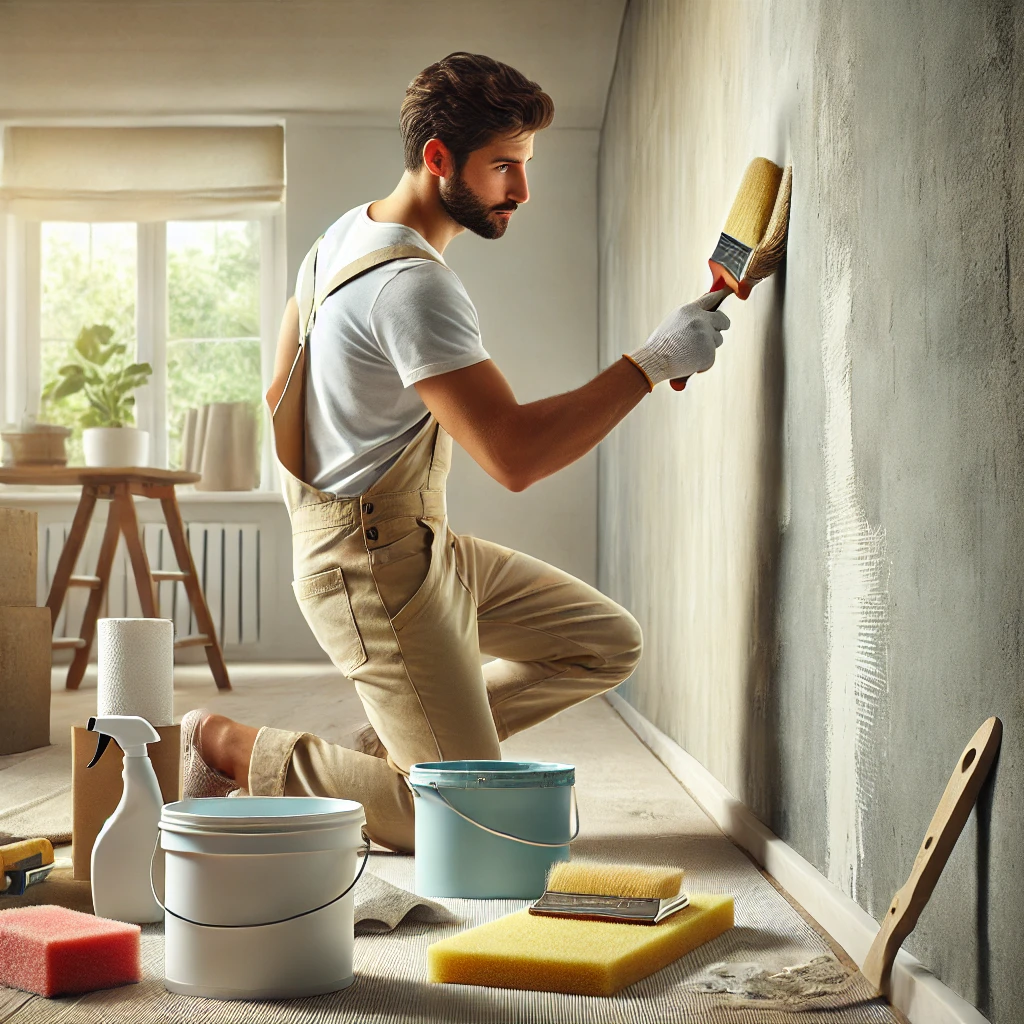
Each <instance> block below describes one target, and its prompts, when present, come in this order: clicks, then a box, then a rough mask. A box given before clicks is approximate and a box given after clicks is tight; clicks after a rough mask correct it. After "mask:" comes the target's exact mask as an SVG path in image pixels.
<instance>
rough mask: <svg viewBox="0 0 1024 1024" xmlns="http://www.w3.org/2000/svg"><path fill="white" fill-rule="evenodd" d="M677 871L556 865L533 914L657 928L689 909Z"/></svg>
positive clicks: (592, 864)
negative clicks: (654, 925) (658, 925)
mask: <svg viewBox="0 0 1024 1024" xmlns="http://www.w3.org/2000/svg"><path fill="white" fill-rule="evenodd" d="M682 881H683V872H682V871H681V870H680V869H679V868H662V867H653V866H651V867H637V866H634V865H632V864H605V863H602V862H599V861H586V860H583V861H579V860H576V861H572V862H569V863H565V862H562V863H559V864H555V865H554V866H553V867H552V869H551V873H550V874H549V875H548V887H547V889H545V890H544V895H543V896H541V898H540V899H539V900H537V902H536V903H534V904H533V906H532V907H530V908H529V911H530V913H531V914H537V915H541V916H544V917H576V918H583V919H589V920H596V921H619V922H622V923H625V924H647V925H651V924H658V923H659V922H661V921H663V920H665V918H667V917H670V916H671V915H673V914H676V913H678V912H679V911H680V910H682V909H683V908H684V907H687V906H689V902H690V899H689V896H687V894H686V893H685V892H682V891H680V888H679V887H680V884H681V883H682Z"/></svg>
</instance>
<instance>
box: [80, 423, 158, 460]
mask: <svg viewBox="0 0 1024 1024" xmlns="http://www.w3.org/2000/svg"><path fill="white" fill-rule="evenodd" d="M82 450H83V452H84V453H85V464H86V465H87V466H102V467H105V468H108V469H109V468H113V467H124V466H148V465H149V431H148V430H139V428H138V427H86V429H85V430H83V431H82Z"/></svg>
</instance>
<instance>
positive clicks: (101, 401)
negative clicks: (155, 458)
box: [43, 324, 153, 466]
mask: <svg viewBox="0 0 1024 1024" xmlns="http://www.w3.org/2000/svg"><path fill="white" fill-rule="evenodd" d="M113 336H114V331H113V329H112V328H111V327H108V326H107V325H106V324H93V325H92V326H91V327H83V328H82V330H81V331H80V332H79V334H78V337H77V338H76V339H75V345H74V348H75V353H76V354H77V355H78V359H76V360H75V361H74V362H70V363H65V364H64V365H63V366H62V367H61V368H60V369H59V370H58V371H57V374H58V375H57V377H56V378H54V379H53V380H52V381H50V383H49V384H47V385H46V387H45V388H44V389H43V398H44V399H45V400H47V401H58V400H59V399H61V398H65V397H67V396H68V395H73V394H76V393H77V392H79V391H81V392H83V394H84V395H85V399H86V401H87V402H88V405H89V407H88V409H86V411H85V414H84V415H83V416H82V420H81V423H82V426H83V427H84V428H85V429H84V430H83V431H82V448H83V450H84V452H85V464H86V465H87V466H146V465H148V464H149V434H148V433H147V432H146V431H145V430H139V429H138V428H137V427H134V426H131V425H130V421H131V420H132V419H133V417H134V414H133V412H132V406H134V405H135V396H134V395H133V394H132V392H133V391H134V390H135V389H136V388H138V387H141V386H142V385H143V384H145V383H146V381H147V380H148V379H149V375H150V374H151V373H152V372H153V367H151V366H150V365H149V363H129V364H128V365H125V364H124V358H123V357H124V356H125V354H126V352H127V346H126V345H125V344H124V342H115V341H114V340H113ZM115 357H117V358H115ZM111 359H114V363H113V364H110V361H111ZM108 364H110V365H109V366H108Z"/></svg>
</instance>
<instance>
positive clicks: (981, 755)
mask: <svg viewBox="0 0 1024 1024" xmlns="http://www.w3.org/2000/svg"><path fill="white" fill-rule="evenodd" d="M1002 735H1003V724H1002V722H1000V721H999V719H998V718H989V719H988V720H986V722H985V723H984V724H983V725H982V727H981V728H980V729H979V730H978V731H977V732H976V733H975V734H974V735H973V736H972V737H971V742H970V743H968V744H967V746H966V747H965V748H964V752H963V753H962V754H961V755H960V760H959V762H958V763H957V766H956V768H954V769H953V774H952V775H951V776H950V779H949V782H948V783H947V784H946V791H945V792H944V793H943V794H942V799H941V800H940V801H939V806H938V808H937V809H936V811H935V814H934V815H933V817H932V820H931V824H930V825H929V826H928V831H927V832H926V833H925V838H924V842H923V843H921V849H920V850H918V851H917V857H916V858H915V859H914V866H913V868H912V869H911V871H910V877H909V878H908V879H907V881H906V882H905V883H904V885H903V887H902V888H901V889H900V890H899V891H898V892H897V893H896V895H895V896H894V897H893V898H892V903H891V904H890V906H889V910H888V912H887V913H886V915H885V920H884V921H883V922H882V926H881V928H879V930H878V934H877V935H876V936H875V941H874V942H873V943H872V944H871V949H870V950H868V955H867V959H866V960H865V961H864V967H863V968H862V969H861V973H862V974H863V975H864V977H865V978H867V979H868V981H870V982H871V984H872V985H874V986H875V991H876V992H878V993H879V994H880V995H886V994H888V989H889V980H890V976H891V974H892V965H893V961H894V960H895V959H896V953H897V952H898V951H899V948H900V946H902V945H903V942H904V940H905V939H906V937H907V936H908V935H909V934H910V933H911V932H912V931H913V930H914V926H915V925H916V924H917V919H918V918H919V917H920V916H921V911H922V910H924V908H925V904H926V903H927V902H928V899H929V897H930V896H931V894H932V890H933V889H934V888H935V883H936V882H938V880H939V876H940V875H941V874H942V869H943V868H944V867H945V866H946V861H947V860H949V855H950V854H951V853H952V852H953V847H954V846H955V845H956V841H957V839H958V838H959V837H960V833H961V832H962V831H963V828H964V825H966V824H967V819H968V817H969V816H970V813H971V808H972V807H974V804H975V803H976V801H977V799H978V793H979V792H980V791H981V787H982V786H983V785H984V783H985V779H986V778H987V777H988V773H989V769H990V768H991V767H992V762H993V761H994V760H995V756H996V752H997V751H998V750H999V742H1000V740H1001V739H1002Z"/></svg>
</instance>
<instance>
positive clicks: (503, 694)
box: [182, 53, 729, 850]
mask: <svg viewBox="0 0 1024 1024" xmlns="http://www.w3.org/2000/svg"><path fill="white" fill-rule="evenodd" d="M553 113H554V109H553V105H552V102H551V99H550V98H549V97H548V96H547V95H546V94H545V93H544V92H542V91H541V89H540V87H539V86H538V85H537V84H536V83H534V82H530V81H528V80H527V79H526V78H525V77H524V76H523V75H521V74H520V73H519V72H518V71H516V70H515V69H513V68H510V67H508V66H507V65H504V64H500V63H499V62H497V61H494V60H491V59H490V58H487V57H484V56H480V55H475V54H468V53H453V54H451V55H449V56H448V57H446V58H445V59H444V60H442V61H439V62H438V63H436V64H432V65H431V66H430V67H428V68H426V69H425V70H424V71H423V72H421V73H420V74H419V75H418V76H417V77H416V79H415V80H414V81H413V82H412V84H411V85H410V86H409V89H408V90H407V92H406V97H405V101H404V102H403V105H402V111H401V118H400V124H401V132H402V138H403V144H404V150H405V173H404V174H403V176H402V179H401V180H400V181H399V183H398V186H397V187H396V188H395V190H394V191H393V192H392V193H391V195H389V196H388V197H387V198H386V199H380V200H377V201H376V202H371V203H369V204H367V205H366V206H361V207H358V208H356V209H355V210H350V211H349V212H348V213H346V214H345V215H344V216H343V217H341V218H340V219H339V220H338V221H337V222H336V223H335V224H333V225H332V226H331V227H330V228H329V229H328V230H327V232H326V233H325V234H324V236H323V237H322V239H321V240H320V241H319V243H318V245H317V246H315V247H314V249H313V250H312V251H311V252H310V255H309V256H307V258H306V261H305V262H304V264H303V267H302V269H301V270H300V272H299V277H298V281H297V285H296V297H295V298H293V299H292V300H291V301H290V302H289V304H288V308H287V310H286V312H285V316H284V321H283V323H282V328H281V336H280V340H279V347H278V356H277V363H276V366H275V372H274V381H273V384H272V386H271V388H270V391H269V392H268V394H267V400H268V403H269V405H270V407H271V409H272V410H273V414H274V415H273V421H274V433H275V443H276V450H277V455H278V459H279V463H280V466H281V476H282V482H283V489H284V494H285V499H286V502H287V504H288V507H289V512H290V516H291V521H292V529H293V556H294V557H293V560H294V569H295V584H294V587H295V591H296V595H297V597H298V600H299V603H300V606H301V607H302V610H303V614H304V616H305V617H306V620H307V622H308V623H309V625H310V627H311V628H312V630H313V632H314V634H315V635H316V637H317V640H318V641H319V642H320V644H321V646H322V647H323V648H324V650H325V651H327V653H328V654H330V656H331V658H332V660H333V662H334V664H335V665H336V666H337V667H338V668H339V669H340V670H341V671H342V672H343V673H344V674H345V675H346V676H348V677H349V678H350V679H352V680H353V682H354V683H355V687H356V690H357V692H358V693H359V696H360V698H361V700H362V702H363V706H364V708H365V710H366V714H367V718H368V719H369V723H370V725H369V727H368V728H366V729H364V730H363V731H362V733H361V734H360V737H359V739H358V741H357V745H356V748H354V749H353V748H347V747H341V746H337V745H334V744H331V743H328V742H326V741H325V740H322V739H319V738H318V737H316V736H313V735H311V734H309V733H295V732H289V731H286V730H282V729H275V728H270V727H264V728H262V729H257V728H255V727H253V726H248V725H243V724H241V723H238V722H233V721H231V720H230V719H227V718H225V717H223V716H219V715H211V714H209V712H206V711H203V710H200V711H193V712H190V713H189V714H188V715H186V716H185V719H184V720H183V722H182V743H183V755H184V765H185V787H186V793H187V795H193V796H212V795H222V794H225V793H228V792H238V791H248V792H249V793H252V794H254V795H281V794H289V795H319V796H336V797H344V798H348V799H352V800H358V801H359V802H360V803H362V804H363V806H364V808H365V812H366V820H367V825H366V829H367V834H368V835H369V836H370V837H371V838H372V839H374V840H375V841H377V842H378V843H380V844H382V845H384V846H388V847H391V848H392V849H397V850H411V849H412V848H413V800H412V796H411V793H410V789H409V786H408V784H407V782H406V775H407V774H408V771H409V769H410V767H411V766H412V765H413V764H415V763H418V762H422V761H442V760H463V759H473V760H477V759H479V760H487V759H497V758H500V756H501V754H500V749H499V746H498V744H499V741H500V740H502V739H504V738H505V737H507V736H509V735H512V734H513V733H516V732H519V731H520V730H522V729H525V728H528V727H529V726H531V725H534V724H536V723H538V722H541V721H543V720H544V719H546V718H549V717H550V716H551V715H553V714H556V713H557V712H558V711H561V710H563V709H564V708H566V707H569V706H570V705H572V704H575V703H577V702H579V701H581V700H585V699H586V698H587V697H590V696H593V695H594V694H597V693H601V692H604V691H606V690H608V689H610V688H611V687H614V686H616V685H618V684H619V683H620V682H622V681H623V680H624V679H626V678H627V677H628V676H629V675H630V673H631V672H632V671H633V669H634V668H635V666H636V664H637V662H638V661H639V658H640V650H641V634H640V628H639V626H638V625H637V623H636V621H635V620H634V619H633V617H632V616H631V615H630V614H629V613H628V612H626V611H625V610H624V609H622V608H620V607H618V606H617V605H616V604H615V603H614V602H612V601H610V600H609V599H608V598H607V597H605V596H604V595H603V594H601V593H599V592H598V591H597V590H595V589H593V588H592V587H590V586H588V585H587V584H585V583H582V582H581V581H579V580H577V579H575V578H574V577H572V576H570V575H568V574H567V573H564V572H562V571H561V570H558V569H555V568H553V567H551V566H549V565H546V564H544V563H543V562H540V561H538V560H537V559H535V558H531V557H529V556H528V555H524V554H521V553H519V552H516V551H511V550H510V549H508V548H504V547H501V546H500V545H497V544H493V543H491V542H488V541H485V540H480V539H478V538H474V537H466V536H456V535H455V534H453V533H452V532H451V531H450V530H449V528H448V520H447V514H446V508H445V478H446V476H447V472H448V468H449V464H450V455H451V442H452V439H453V438H454V440H455V441H457V442H458V443H459V444H461V445H462V446H463V448H465V449H466V451H468V452H469V454H470V455H471V456H472V457H473V458H474V459H475V460H476V461H477V462H478V463H479V464H480V465H481V466H482V467H483V468H484V469H485V470H486V471H487V472H488V473H489V474H490V475H491V476H493V477H494V478H495V479H496V480H498V481H499V482H500V483H501V484H503V485H504V486H505V487H507V488H508V489H509V490H512V491H521V490H523V489H524V488H526V487H528V486H529V485H530V484H532V483H534V482H535V481H537V480H540V479H542V478H544V477H546V476H549V475H550V474H552V473H555V472H557V471H558V470H559V469H562V468H563V467H564V466H567V465H569V464H570V463H571V462H574V461H575V460H576V459H578V458H580V457H581V456H583V455H585V454H586V453H587V452H588V451H590V450H591V449H592V448H593V447H594V446H595V445H596V444H597V443H598V442H599V441H600V440H601V439H602V438H603V437H605V436H606V435H607V434H608V432H609V431H610V430H611V429H612V428H613V427H614V426H615V425H616V424H617V423H618V422H619V421H620V420H621V419H622V418H623V417H624V416H625V415H626V414H627V413H628V412H629V411H630V410H631V409H632V408H633V407H634V406H636V405H637V404H638V403H639V402H640V400H641V399H642V398H643V397H644V396H645V395H646V394H648V393H649V392H650V391H651V390H652V389H653V387H654V386H655V384H657V383H659V382H660V381H664V380H667V379H669V378H675V377H686V376H689V375H690V374H692V373H696V372H701V371H704V370H707V369H708V368H709V367H710V366H711V365H712V363H713V362H714V359H715V349H716V347H717V346H718V345H720V344H721V342H722V335H721V333H720V332H721V331H723V330H725V329H726V328H727V327H728V326H729V321H728V318H727V317H726V316H725V315H724V314H723V313H720V312H712V311H710V310H709V309H705V308H704V307H703V306H702V305H701V303H700V302H697V303H693V304H691V305H689V306H684V307H682V308H680V309H677V310H675V311H674V312H673V313H671V314H670V315H669V316H668V318H667V319H666V320H665V321H664V323H662V324H661V326H660V327H659V328H658V329H657V330H656V331H655V332H654V333H653V334H652V335H651V337H650V338H649V339H648V341H647V342H646V343H645V344H644V345H642V346H641V347H640V348H639V349H637V350H636V351H635V352H632V353H631V354H630V355H626V356H624V357H623V358H622V359H620V360H619V361H618V362H616V363H615V364H614V365H612V366H610V367H609V368H608V369H607V370H605V371H604V372H603V373H601V374H600V375H599V376H597V377H596V378H595V379H594V380H592V381H590V382H589V383H588V384H586V385H584V386H583V387H581V388H578V389H577V390H575V391H573V392H570V393H568V394H564V395H557V396H555V397H552V398H547V399H544V400H542V401H538V402H531V403H529V404H527V405H520V404H519V403H518V402H517V401H516V398H515V396H514V395H513V393H512V390H511V388H510V387H509V385H508V383H507V382H506V380H505V378H504V377H503V376H502V374H501V371H500V370H499V369H498V368H497V366H496V365H495V364H494V362H493V361H492V360H491V359H490V358H489V356H488V354H487V352H486V351H485V350H484V348H483V344H482V341H481V338H480V330H479V325H478V322H477V316H476V311H475V309H474V307H473V304H472V302H471V301H470V299H469V296H468V295H467V294H466V291H465V289H464V288H463V286H462V284H461V282H460V281H459V279H458V278H457V277H456V276H455V274H454V273H453V272H452V271H451V270H450V269H449V268H448V267H447V265H446V264H445V263H444V258H443V253H444V251H445V249H446V247H447V246H448V243H449V242H451V241H452V239H453V238H455V237H456V236H457V235H459V234H461V233H462V232H463V231H464V230H466V229H467V228H468V229H469V230H471V231H473V232H474V233H476V234H478V235H481V236H482V237H484V238H491V239H498V238H501V237H502V236H503V235H504V234H505V231H506V230H507V228H508V226H509V222H510V221H511V219H512V217H513V215H514V213H515V211H516V210H517V209H518V207H519V206H520V205H521V204H523V203H525V202H526V201H527V200H528V199H529V189H528V186H527V173H526V165H527V162H528V161H529V160H530V159H532V157H533V147H534V137H535V135H536V133H537V132H538V131H540V130H542V129H544V128H546V127H547V126H548V125H549V124H550V123H551V120H552V117H553ZM717 298H718V296H717V295H716V296H710V297H706V298H705V300H703V301H704V302H705V303H706V305H708V306H709V307H710V306H712V305H713V304H714V302H715V300H716V299H717ZM481 653H484V654H489V655H492V656H493V657H494V658H495V660H494V661H491V662H490V663H488V664H487V665H485V666H483V668H481V658H480V655H481Z"/></svg>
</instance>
